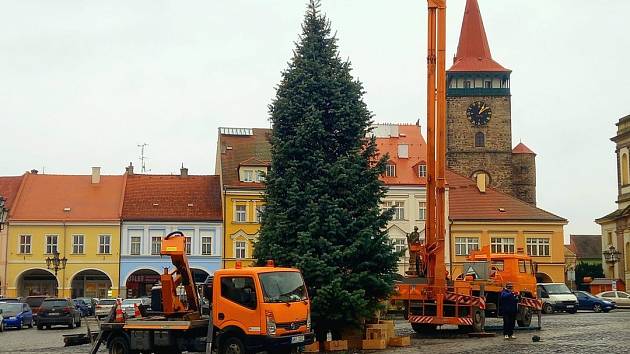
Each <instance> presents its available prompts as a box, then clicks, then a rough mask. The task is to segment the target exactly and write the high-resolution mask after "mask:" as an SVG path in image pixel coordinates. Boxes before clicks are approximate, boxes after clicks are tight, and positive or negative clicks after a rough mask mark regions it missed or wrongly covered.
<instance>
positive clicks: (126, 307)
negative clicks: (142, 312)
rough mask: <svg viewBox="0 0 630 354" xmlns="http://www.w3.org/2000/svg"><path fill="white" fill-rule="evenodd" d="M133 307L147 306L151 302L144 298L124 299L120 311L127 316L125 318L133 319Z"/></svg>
mask: <svg viewBox="0 0 630 354" xmlns="http://www.w3.org/2000/svg"><path fill="white" fill-rule="evenodd" d="M134 305H138V306H141V305H144V306H149V305H151V300H150V299H149V298H146V297H143V298H138V299H124V300H123V301H122V309H123V312H124V313H125V315H127V317H133V316H134V315H135V308H134Z"/></svg>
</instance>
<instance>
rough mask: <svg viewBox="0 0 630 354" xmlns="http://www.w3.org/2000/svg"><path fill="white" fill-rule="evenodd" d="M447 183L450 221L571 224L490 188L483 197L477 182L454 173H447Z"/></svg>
mask: <svg viewBox="0 0 630 354" xmlns="http://www.w3.org/2000/svg"><path fill="white" fill-rule="evenodd" d="M446 181H447V182H448V186H449V192H448V195H449V217H450V219H452V220H459V221H467V220H468V221H478V220H498V221H511V220H518V221H526V220H528V221H550V222H563V223H566V222H567V220H566V219H564V218H561V217H559V216H557V215H554V214H552V213H550V212H547V211H545V210H542V209H540V208H536V207H534V206H532V205H530V204H528V203H525V202H523V201H521V200H519V199H517V198H515V197H512V196H511V195H508V194H505V193H502V192H499V191H497V190H494V189H492V188H486V192H485V193H482V192H480V191H479V189H478V188H477V184H476V182H475V181H473V180H472V179H469V178H466V177H464V176H461V175H459V174H457V173H455V172H453V171H451V170H446ZM502 210H503V211H502Z"/></svg>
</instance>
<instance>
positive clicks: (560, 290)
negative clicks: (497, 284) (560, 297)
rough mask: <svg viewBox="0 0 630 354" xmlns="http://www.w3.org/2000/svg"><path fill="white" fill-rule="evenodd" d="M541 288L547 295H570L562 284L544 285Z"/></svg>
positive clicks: (569, 291)
mask: <svg viewBox="0 0 630 354" xmlns="http://www.w3.org/2000/svg"><path fill="white" fill-rule="evenodd" d="M543 287H544V288H545V290H546V291H547V293H549V294H572V292H571V290H569V288H568V287H567V286H566V285H564V284H545V285H543Z"/></svg>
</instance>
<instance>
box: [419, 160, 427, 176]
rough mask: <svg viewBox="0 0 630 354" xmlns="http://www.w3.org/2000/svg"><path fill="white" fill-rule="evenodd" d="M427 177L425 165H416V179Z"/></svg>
mask: <svg viewBox="0 0 630 354" xmlns="http://www.w3.org/2000/svg"><path fill="white" fill-rule="evenodd" d="M426 176H427V164H425V163H421V164H419V165H418V177H426Z"/></svg>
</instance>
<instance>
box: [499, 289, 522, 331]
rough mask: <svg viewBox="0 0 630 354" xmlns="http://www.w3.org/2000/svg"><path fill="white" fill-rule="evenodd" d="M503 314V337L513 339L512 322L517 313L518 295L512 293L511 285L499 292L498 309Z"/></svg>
mask: <svg viewBox="0 0 630 354" xmlns="http://www.w3.org/2000/svg"><path fill="white" fill-rule="evenodd" d="M499 309H500V310H501V313H502V314H503V336H504V337H505V339H514V338H516V337H514V322H515V321H516V314H517V313H518V294H517V293H515V292H514V291H513V286H512V283H507V284H506V285H505V288H503V291H501V299H500V307H499Z"/></svg>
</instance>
